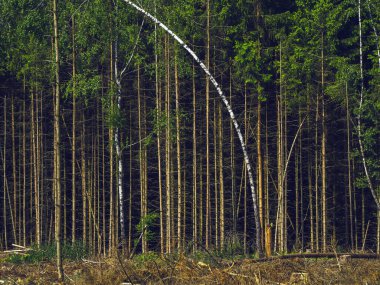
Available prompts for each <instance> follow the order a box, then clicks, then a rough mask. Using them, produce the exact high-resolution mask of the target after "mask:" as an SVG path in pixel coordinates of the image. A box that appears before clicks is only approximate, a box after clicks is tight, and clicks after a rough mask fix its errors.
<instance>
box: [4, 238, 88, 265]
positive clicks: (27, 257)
mask: <svg viewBox="0 0 380 285" xmlns="http://www.w3.org/2000/svg"><path fill="white" fill-rule="evenodd" d="M56 252H57V250H56V246H55V244H48V245H41V246H40V248H38V247H37V246H36V245H33V246H32V249H31V250H30V251H28V252H26V253H25V254H22V255H21V254H11V255H9V256H8V257H6V258H5V259H4V261H5V262H10V263H13V264H22V263H40V262H44V261H54V259H55V258H56ZM88 253H89V252H88V249H87V248H86V246H85V245H84V244H83V243H82V242H75V243H73V244H71V243H65V244H63V247H62V256H63V258H64V259H66V260H71V261H78V260H81V259H82V258H84V257H86V256H88Z"/></svg>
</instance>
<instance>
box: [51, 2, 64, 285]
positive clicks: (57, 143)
mask: <svg viewBox="0 0 380 285" xmlns="http://www.w3.org/2000/svg"><path fill="white" fill-rule="evenodd" d="M53 17H54V49H55V95H54V103H55V104H54V131H55V132H54V166H55V167H54V179H53V181H54V185H55V187H54V191H55V242H56V247H57V270H58V280H59V281H63V280H64V274H63V264H62V247H61V242H62V241H61V239H62V238H61V153H60V148H61V139H60V136H61V133H60V108H61V107H60V80H59V49H58V19H57V18H58V17H57V0H53Z"/></svg>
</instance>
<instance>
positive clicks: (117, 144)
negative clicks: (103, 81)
mask: <svg viewBox="0 0 380 285" xmlns="http://www.w3.org/2000/svg"><path fill="white" fill-rule="evenodd" d="M116 8H117V7H116ZM143 25H144V21H142V23H141V26H140V30H139V34H138V36H137V38H136V42H135V45H134V47H133V50H132V52H131V56H130V57H129V60H128V62H127V63H126V65H125V66H124V68H123V69H122V70H121V72H120V73H119V69H118V64H119V56H118V39H117V38H116V41H115V79H116V80H115V81H116V85H117V98H116V101H117V109H118V110H121V90H122V86H121V81H122V78H123V75H124V73H125V71H126V70H127V67H128V66H129V64H130V63H131V60H132V58H133V55H134V53H135V50H136V47H137V43H138V41H139V39H140V34H141V30H142V27H143ZM114 140H115V148H116V159H117V163H118V168H117V189H118V194H119V214H120V216H119V219H120V232H121V236H120V238H121V241H122V244H123V246H124V243H125V242H126V234H125V221H124V219H125V218H124V208H125V207H124V191H123V180H124V172H123V159H122V155H123V153H122V149H121V147H120V130H119V127H116V129H115V137H114Z"/></svg>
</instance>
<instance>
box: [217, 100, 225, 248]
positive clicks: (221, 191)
mask: <svg viewBox="0 0 380 285" xmlns="http://www.w3.org/2000/svg"><path fill="white" fill-rule="evenodd" d="M218 113H219V121H218V132H219V151H218V152H219V197H220V201H219V203H220V206H219V208H220V210H219V221H220V226H219V227H220V249H221V250H223V249H224V239H225V233H224V231H225V210H224V204H225V203H224V175H223V167H224V165H223V126H222V106H221V103H219V104H218Z"/></svg>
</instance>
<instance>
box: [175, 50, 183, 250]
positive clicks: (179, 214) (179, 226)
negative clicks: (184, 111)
mask: <svg viewBox="0 0 380 285" xmlns="http://www.w3.org/2000/svg"><path fill="white" fill-rule="evenodd" d="M177 57H178V55H177V52H176V55H175V59H174V78H175V110H176V143H177V191H178V207H177V246H178V251H179V252H181V251H182V231H181V229H182V177H181V137H180V125H181V121H180V109H179V80H178V62H177V61H178V59H177Z"/></svg>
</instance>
